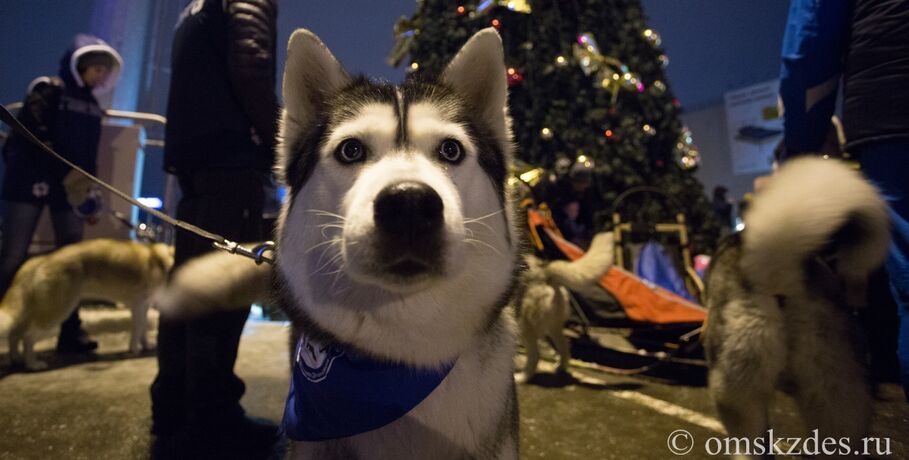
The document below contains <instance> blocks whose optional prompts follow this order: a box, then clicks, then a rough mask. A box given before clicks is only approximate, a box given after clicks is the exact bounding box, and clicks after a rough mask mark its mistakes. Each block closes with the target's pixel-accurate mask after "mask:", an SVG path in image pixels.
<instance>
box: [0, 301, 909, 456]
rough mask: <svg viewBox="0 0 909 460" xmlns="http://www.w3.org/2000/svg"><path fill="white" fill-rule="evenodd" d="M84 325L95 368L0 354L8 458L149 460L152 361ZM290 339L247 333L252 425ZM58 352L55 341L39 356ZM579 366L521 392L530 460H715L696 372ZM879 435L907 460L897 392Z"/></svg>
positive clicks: (275, 388)
mask: <svg viewBox="0 0 909 460" xmlns="http://www.w3.org/2000/svg"><path fill="white" fill-rule="evenodd" d="M84 317H85V319H86V325H87V327H88V329H89V330H90V332H91V333H92V334H93V335H94V336H95V337H97V338H99V339H100V341H101V347H100V349H99V353H98V356H97V358H96V359H94V360H91V361H84V362H64V361H61V360H59V359H57V358H56V357H55V356H54V355H53V353H51V352H49V351H48V352H46V353H45V354H44V357H45V358H46V359H47V360H48V361H50V362H51V369H50V370H48V371H45V372H38V373H22V372H10V371H9V370H7V366H8V362H7V356H6V348H5V347H6V344H5V343H3V344H2V345H0V353H2V355H0V459H28V458H36V459H38V458H41V459H46V458H66V459H102V458H103V459H106V458H111V459H120V458H124V459H133V458H135V459H141V458H147V455H148V454H147V453H148V449H149V444H150V437H149V435H148V426H149V398H148V386H149V384H150V382H151V380H152V378H153V377H154V375H155V372H156V364H155V359H154V356H153V355H146V356H141V357H133V356H130V355H129V354H128V353H127V352H125V350H126V346H127V339H128V333H127V332H125V331H126V330H127V328H128V313H127V312H125V311H122V310H110V309H90V310H88V311H87V312H86V314H85V315H84ZM286 333H287V331H286V329H285V328H284V327H283V326H282V325H281V324H279V323H266V322H250V323H249V324H248V326H247V330H246V332H245V334H244V337H243V341H242V343H241V347H240V357H239V360H238V363H237V369H238V373H239V374H240V375H241V376H242V377H243V378H244V380H245V381H246V383H247V394H246V396H245V397H244V400H243V405H244V406H245V407H246V408H247V409H248V410H249V412H250V413H251V414H252V415H255V416H259V417H265V418H269V419H272V420H278V419H279V418H280V416H281V411H282V408H283V400H284V396H285V395H286V391H287V378H288V377H287V366H286V356H287V355H286V351H285V347H286V339H285V337H286ZM53 344H54V342H53V340H52V339H51V340H48V341H45V342H42V343H41V344H40V345H41V346H40V348H42V349H45V350H48V349H50V348H51V347H52V346H53ZM543 364H544V366H550V367H551V365H550V364H549V363H545V362H544V363H543ZM580 364H582V363H579V366H580ZM579 366H576V367H574V368H573V369H572V372H573V374H574V378H557V377H555V376H553V375H547V374H544V375H541V376H540V378H539V379H538V380H537V382H536V384H534V385H522V386H521V387H519V390H518V394H519V399H520V409H521V453H522V455H521V457H522V458H525V459H541V458H551V459H666V458H674V455H672V454H671V453H670V452H669V450H668V448H667V437H668V435H669V434H670V433H672V432H673V431H675V430H680V429H682V430H687V431H688V432H689V433H690V435H691V436H692V437H693V439H694V446H695V447H694V450H693V451H692V452H691V453H690V454H688V456H687V458H708V455H707V453H706V451H705V448H704V442H706V441H707V440H708V439H709V438H711V437H720V436H722V427H721V425H720V424H719V422H718V421H717V420H716V418H715V417H716V416H715V413H714V410H713V408H712V406H711V404H710V402H709V400H708V398H707V393H706V390H705V388H704V387H703V385H702V382H703V372H702V371H701V370H699V369H698V368H680V369H670V371H671V372H668V373H666V374H667V375H668V376H671V377H673V379H666V378H655V377H640V376H638V377H624V376H615V375H611V374H605V373H602V372H599V371H596V370H591V369H586V368H583V367H579ZM679 382H684V383H679ZM778 400H779V401H778V403H777V404H776V405H775V407H774V409H773V414H772V423H773V425H774V428H775V429H776V430H777V432H779V433H784V434H785V435H787V436H798V435H799V433H800V431H799V429H798V423H797V419H796V418H795V416H794V415H793V408H792V404H791V402H790V401H788V400H787V399H786V398H784V397H780V398H778ZM872 434H873V435H874V436H878V437H882V438H890V449H891V452H892V454H891V455H890V456H885V457H882V458H909V406H907V404H906V403H905V401H904V400H903V399H902V396H901V393H900V391H899V389H898V387H896V386H895V385H884V386H882V387H881V389H880V396H879V400H878V401H877V402H876V410H875V421H874V427H873V433H872ZM686 439H687V438H681V439H680V440H679V442H678V445H682V444H684V442H686ZM872 446H873V445H872ZM882 446H884V445H882Z"/></svg>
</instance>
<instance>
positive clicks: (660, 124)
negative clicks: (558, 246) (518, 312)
mask: <svg viewBox="0 0 909 460" xmlns="http://www.w3.org/2000/svg"><path fill="white" fill-rule="evenodd" d="M489 26H493V27H496V28H497V29H498V30H499V34H500V35H501V36H502V40H503V43H504V46H505V56H506V61H507V62H506V64H507V66H508V82H509V89H510V90H509V105H510V110H511V116H512V118H513V122H514V124H513V128H514V135H515V141H516V142H517V145H518V157H519V158H520V159H522V160H524V161H526V162H528V163H530V164H532V165H538V166H543V167H546V168H551V167H553V165H554V164H555V163H556V160H557V159H559V158H560V157H562V158H564V157H567V158H571V159H575V158H577V157H579V156H580V155H585V156H586V158H591V159H593V163H594V165H595V166H594V178H595V180H594V182H595V184H596V186H597V188H598V192H599V196H600V197H601V207H602V208H603V209H601V210H600V212H599V213H598V216H599V218H598V219H597V221H598V226H599V227H600V228H607V229H608V228H609V226H610V223H611V222H610V218H609V216H610V215H611V213H612V211H613V209H612V207H613V203H615V202H616V199H617V198H618V197H619V195H620V194H621V193H622V192H624V191H626V190H629V189H631V188H633V187H637V186H651V187H656V188H658V189H661V190H662V191H664V192H665V193H667V194H668V195H669V196H671V197H672V198H673V200H674V203H675V204H674V205H673V206H664V205H659V206H658V205H657V204H656V203H650V202H646V201H645V202H642V203H638V205H639V206H638V209H637V215H635V216H631V217H629V218H630V219H635V218H636V219H641V218H643V219H646V220H648V221H650V222H654V221H660V222H666V221H670V222H671V221H674V219H675V214H676V213H677V212H682V213H684V214H685V216H686V219H687V222H688V224H689V225H688V226H689V232H690V234H691V242H692V246H693V249H694V250H695V251H698V252H708V251H710V250H711V249H712V248H713V247H714V246H715V243H716V239H717V238H718V236H719V226H718V224H717V221H716V219H715V217H714V214H713V212H712V209H711V207H710V204H709V203H708V202H707V199H706V197H705V195H704V190H703V186H702V185H701V184H700V182H699V181H698V180H697V179H696V178H695V177H694V170H695V169H696V168H697V165H698V162H699V161H700V158H699V155H698V152H697V149H696V147H695V146H694V144H693V142H692V139H691V133H690V132H688V130H687V129H686V128H685V127H684V126H683V125H682V123H681V121H680V120H679V118H678V115H679V112H680V105H679V102H678V100H677V99H675V98H674V97H673V95H672V91H671V89H670V87H669V83H668V82H667V81H666V76H665V72H664V69H665V67H666V65H668V63H669V60H668V58H667V57H666V55H665V54H664V52H663V51H662V49H661V48H660V45H661V41H660V37H659V34H658V33H657V32H656V31H653V30H651V29H649V28H647V26H646V21H645V17H644V14H643V11H642V10H641V5H640V1H639V0H534V1H533V2H528V1H527V0H510V1H509V0H482V1H469V0H465V1H464V2H462V3H458V2H452V1H451V0H417V8H416V12H415V13H414V15H413V16H412V17H410V18H402V19H401V20H400V21H399V22H398V24H397V25H396V26H395V34H396V38H397V42H396V45H395V49H393V50H392V53H391V55H390V56H389V62H390V63H391V64H393V65H401V64H405V65H409V71H410V72H413V73H417V74H418V73H421V72H429V73H433V74H436V73H438V72H439V71H440V70H441V69H442V68H443V66H444V65H445V63H447V62H448V61H449V60H450V59H451V57H452V56H453V55H454V53H456V52H457V50H458V49H459V48H460V47H461V45H463V44H464V42H465V41H466V40H467V39H468V38H469V37H470V36H471V35H472V34H473V33H475V32H477V31H478V30H480V29H482V28H485V27H489ZM408 56H409V64H408V63H407V61H406V58H407V57H408ZM673 207H674V208H676V209H671V208H673ZM623 220H625V219H623Z"/></svg>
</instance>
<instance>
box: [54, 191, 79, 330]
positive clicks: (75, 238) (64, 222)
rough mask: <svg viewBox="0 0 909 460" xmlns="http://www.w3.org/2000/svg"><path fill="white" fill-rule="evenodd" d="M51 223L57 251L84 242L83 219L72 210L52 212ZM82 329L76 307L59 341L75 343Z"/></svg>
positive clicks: (63, 328)
mask: <svg viewBox="0 0 909 460" xmlns="http://www.w3.org/2000/svg"><path fill="white" fill-rule="evenodd" d="M51 223H52V224H53V226H54V240H55V243H56V245H57V249H59V248H62V247H63V246H66V245H68V244H73V243H78V242H80V241H82V235H83V234H84V233H85V227H84V224H83V221H82V219H80V218H79V216H77V215H76V214H75V213H74V212H73V210H72V209H70V208H67V209H64V210H59V211H54V210H53V209H52V210H51ZM81 329H82V320H80V319H79V308H78V307H76V308H75V309H74V310H73V312H72V313H70V315H69V317H68V318H66V321H64V322H63V324H61V325H60V336H59V337H58V338H57V340H58V341H75V340H77V339H78V338H79V334H80V331H81Z"/></svg>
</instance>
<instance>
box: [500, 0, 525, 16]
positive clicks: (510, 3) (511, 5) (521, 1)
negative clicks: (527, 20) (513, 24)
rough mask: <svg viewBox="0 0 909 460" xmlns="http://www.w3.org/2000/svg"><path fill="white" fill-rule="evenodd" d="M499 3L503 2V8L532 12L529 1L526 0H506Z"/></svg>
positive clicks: (518, 11) (519, 11)
mask: <svg viewBox="0 0 909 460" xmlns="http://www.w3.org/2000/svg"><path fill="white" fill-rule="evenodd" d="M499 4H500V5H501V4H504V6H505V8H508V9H509V10H511V11H514V12H516V13H524V14H530V13H533V9H532V8H531V7H530V2H529V1H527V0H506V1H500V2H499Z"/></svg>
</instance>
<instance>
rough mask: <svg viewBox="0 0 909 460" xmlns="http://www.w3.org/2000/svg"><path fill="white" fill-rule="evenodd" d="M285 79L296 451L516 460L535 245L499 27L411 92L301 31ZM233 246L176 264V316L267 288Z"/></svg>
mask: <svg viewBox="0 0 909 460" xmlns="http://www.w3.org/2000/svg"><path fill="white" fill-rule="evenodd" d="M283 90H284V101H285V107H284V111H283V114H282V117H281V129H280V146H279V159H278V164H277V166H276V169H277V171H278V174H279V176H280V177H281V179H282V180H283V182H284V183H285V184H286V185H287V186H288V187H289V193H288V199H287V200H285V203H284V208H283V210H282V214H281V217H280V219H279V223H278V228H277V232H276V242H277V249H276V251H275V258H276V265H275V267H274V270H273V272H272V273H271V276H273V277H274V279H275V283H274V284H275V285H276V289H275V292H274V294H275V296H274V298H275V299H276V301H277V302H278V303H279V305H280V306H281V307H282V308H283V309H284V310H285V311H286V312H287V313H288V314H289V316H290V317H291V318H293V321H294V324H295V326H296V327H297V328H298V329H299V330H300V332H301V334H302V336H301V339H300V340H299V342H298V344H297V348H296V351H295V353H294V363H293V382H292V385H291V392H290V395H289V397H288V403H287V408H286V410H285V417H284V428H285V431H286V432H287V433H288V435H289V437H290V438H291V439H292V440H294V441H295V443H294V445H293V448H292V453H293V456H294V457H296V458H343V459H356V458H373V459H375V458H388V459H404V458H445V459H453V458H457V459H461V458H480V459H484V458H485V459H508V458H517V453H518V425H517V420H518V418H517V402H516V399H515V386H514V379H513V374H512V368H513V365H514V364H513V356H514V351H515V350H514V347H515V343H514V342H515V340H514V327H515V326H514V319H513V318H512V317H510V315H509V313H508V312H507V310H506V309H505V306H506V304H507V302H508V300H509V297H510V295H511V293H512V290H513V286H514V284H515V279H516V275H517V270H518V268H517V267H518V266H519V264H518V261H519V260H520V259H519V256H518V252H519V251H518V247H519V241H520V239H519V237H518V236H517V235H516V230H515V229H516V226H515V216H514V213H513V203H512V196H511V190H510V185H509V184H508V181H507V180H506V179H507V171H508V168H509V166H510V163H511V161H512V155H513V153H512V149H513V146H512V140H511V133H510V123H509V120H508V114H507V105H506V102H507V85H506V77H505V65H504V56H503V50H502V43H501V39H500V38H499V36H498V34H497V33H496V32H495V30H494V29H485V30H483V31H480V32H479V33H477V34H476V35H474V36H473V37H472V38H471V39H470V40H469V41H468V42H467V43H466V44H465V45H464V47H463V48H462V50H461V51H460V52H459V53H458V54H457V55H456V56H455V57H454V58H453V60H452V61H451V62H450V63H449V64H448V66H447V67H446V68H445V70H444V71H443V72H442V74H441V75H440V76H439V77H438V78H425V79H409V80H408V81H407V82H405V83H404V84H403V85H401V86H397V87H396V86H392V85H390V84H387V83H379V82H374V81H370V80H367V79H365V78H351V77H350V76H348V74H347V72H346V71H345V70H344V69H343V68H342V67H341V65H340V64H339V63H338V61H337V60H336V59H335V58H334V56H333V55H332V54H331V52H330V51H329V50H328V49H327V48H326V47H325V45H323V44H322V42H321V41H320V40H319V39H318V38H317V37H316V36H315V35H313V34H312V33H311V32H309V31H306V30H297V31H296V32H294V34H293V36H292V37H291V39H290V43H289V45H288V52H287V64H286V67H285V73H284V83H283ZM225 257H230V256H229V255H226V254H222V255H218V254H215V255H211V256H207V257H206V258H205V262H204V263H203V262H201V261H200V263H198V264H193V267H194V268H192V270H189V268H190V266H189V265H187V266H186V267H185V269H183V270H180V271H178V272H177V273H176V274H175V279H174V281H173V284H172V285H171V286H169V288H168V290H169V291H172V292H170V293H169V294H167V296H166V297H167V299H165V301H163V302H162V308H163V309H164V310H163V311H167V312H174V311H175V310H176V311H179V310H180V308H181V306H182V305H187V307H189V305H188V304H184V303H183V302H194V301H199V300H202V301H207V302H209V303H210V304H212V305H214V304H216V303H217V302H216V300H217V299H218V298H219V296H220V297H227V298H229V297H230V296H238V298H243V299H255V298H257V297H258V293H257V292H255V291H256V288H255V285H256V283H259V284H258V286H261V285H262V284H261V280H262V279H263V278H264V277H267V276H269V272H270V271H271V270H268V269H267V268H263V267H256V266H255V265H253V264H251V263H249V262H247V261H236V263H238V264H242V265H243V266H244V267H246V268H244V269H239V270H236V271H233V272H232V274H230V275H229V276H227V277H222V276H221V273H220V272H219V273H218V276H215V274H214V273H213V272H212V271H211V269H210V268H206V267H218V266H223V262H218V260H222V261H223V260H225V259H224V258H225ZM190 271H192V272H195V273H196V274H200V273H203V274H204V273H207V274H208V276H204V275H203V276H195V275H194V273H190ZM193 279H197V280H206V281H204V282H193V281H192V280H193ZM256 280H259V281H256ZM222 288H224V290H222ZM224 303H225V304H230V303H236V301H232V302H227V301H225V302H224ZM167 304H169V305H167ZM203 310H204V308H203ZM197 311H198V307H197ZM390 376H391V377H390ZM358 386H362V387H365V388H354V387H358ZM389 397H392V398H397V399H393V400H392V401H385V400H384V399H383V398H389ZM313 399H320V400H321V401H313ZM402 400H406V402H402ZM317 402H321V403H325V404H323V405H319V404H317ZM390 409H393V410H391V412H395V411H398V413H394V414H390V413H386V412H389V410H390Z"/></svg>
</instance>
